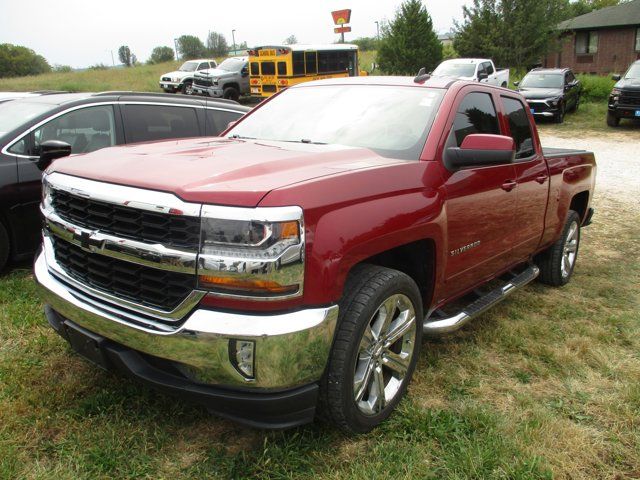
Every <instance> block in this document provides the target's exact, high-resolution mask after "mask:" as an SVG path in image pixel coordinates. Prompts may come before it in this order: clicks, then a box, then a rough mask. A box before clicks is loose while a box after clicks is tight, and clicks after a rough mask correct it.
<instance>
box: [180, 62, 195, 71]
mask: <svg viewBox="0 0 640 480" xmlns="http://www.w3.org/2000/svg"><path fill="white" fill-rule="evenodd" d="M198 63H199V62H184V63H183V64H182V66H181V67H180V68H179V69H178V70H179V71H181V72H195V71H196V68H198Z"/></svg>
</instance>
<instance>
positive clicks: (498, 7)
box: [0, 0, 621, 77]
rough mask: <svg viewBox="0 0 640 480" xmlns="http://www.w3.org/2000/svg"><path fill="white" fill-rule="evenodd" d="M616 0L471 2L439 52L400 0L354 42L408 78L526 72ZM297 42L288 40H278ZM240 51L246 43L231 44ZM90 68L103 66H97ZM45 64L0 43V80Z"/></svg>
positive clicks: (195, 43)
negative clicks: (445, 70) (447, 61)
mask: <svg viewBox="0 0 640 480" xmlns="http://www.w3.org/2000/svg"><path fill="white" fill-rule="evenodd" d="M620 2H621V0H535V1H532V0H473V3H472V4H471V5H470V6H468V7H467V6H465V7H463V9H462V14H463V18H462V21H460V22H454V27H453V33H454V40H453V47H451V46H447V47H445V48H444V49H443V46H442V43H441V42H440V41H439V40H438V37H437V34H436V32H435V30H434V27H433V21H432V19H431V16H430V15H429V12H428V11H427V8H426V7H425V5H424V3H423V1H422V0H405V1H404V2H403V3H402V4H401V5H400V7H399V8H398V10H397V11H396V15H395V17H394V19H393V20H391V21H388V22H384V23H382V25H381V35H380V38H372V37H361V38H357V39H355V40H353V43H355V44H357V45H358V46H359V47H360V49H361V50H362V51H367V50H377V52H378V55H377V62H378V64H379V67H380V69H381V70H382V71H384V72H386V73H390V74H400V75H410V74H414V73H416V71H417V69H418V68H420V67H422V66H424V67H426V68H427V70H432V69H433V68H435V67H436V66H437V64H438V63H439V62H440V61H441V60H442V59H443V58H453V57H455V56H462V57H490V58H492V59H493V60H494V62H495V63H496V64H499V65H504V66H510V67H528V66H530V65H532V64H535V63H538V62H539V61H540V59H542V58H543V57H544V56H545V55H546V54H547V53H549V52H550V51H552V50H553V49H554V48H556V42H555V40H556V38H557V32H556V31H555V26H556V25H557V24H558V23H559V22H561V21H562V20H566V19H568V18H572V17H575V16H578V15H583V14H585V13H589V12H591V11H593V10H596V9H599V8H604V7H609V6H613V5H617V4H618V3H620ZM284 43H286V44H292V43H297V39H296V37H295V36H294V35H291V36H289V37H288V38H287V39H285V40H284ZM230 47H231V46H230V45H229V43H228V41H227V39H226V38H225V36H224V35H223V34H221V33H219V32H215V31H211V32H209V34H208V35H207V37H206V39H205V42H202V40H200V38H198V37H197V36H194V35H182V36H180V37H179V38H177V39H176V48H177V53H178V57H179V58H180V59H181V60H190V59H194V58H200V57H222V56H225V55H227V54H228V52H229V49H230ZM235 47H236V49H246V48H247V43H246V42H241V43H238V44H236V45H235ZM175 54H176V52H175V51H174V49H173V48H171V47H169V46H158V47H155V48H154V49H153V51H152V52H151V56H150V57H149V59H148V63H151V64H155V63H163V62H167V61H171V60H173V59H174V58H175V57H176V55H175ZM118 58H119V60H120V62H121V63H122V64H123V65H125V66H132V65H135V64H136V63H137V62H138V60H137V58H136V55H135V54H134V53H133V52H132V51H131V49H130V48H129V46H127V45H122V46H121V47H120V48H119V49H118ZM94 68H107V67H106V66H104V65H102V64H100V65H96V66H95V67H94ZM51 70H52V67H51V65H49V63H48V62H47V60H46V59H45V58H44V57H42V56H41V55H38V54H37V53H35V52H34V51H33V50H31V49H29V48H26V47H23V46H19V45H12V44H9V43H5V44H0V77H15V76H23V75H37V74H40V73H46V72H50V71H51ZM53 70H54V71H69V70H71V68H70V67H68V66H61V65H55V66H54V67H53Z"/></svg>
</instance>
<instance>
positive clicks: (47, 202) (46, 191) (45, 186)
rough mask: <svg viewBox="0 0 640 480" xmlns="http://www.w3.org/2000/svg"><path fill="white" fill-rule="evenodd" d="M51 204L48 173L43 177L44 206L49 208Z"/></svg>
mask: <svg viewBox="0 0 640 480" xmlns="http://www.w3.org/2000/svg"><path fill="white" fill-rule="evenodd" d="M50 206H51V185H49V182H48V181H47V175H46V174H45V175H43V177H42V208H43V209H47V208H49V207H50Z"/></svg>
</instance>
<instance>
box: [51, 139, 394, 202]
mask: <svg viewBox="0 0 640 480" xmlns="http://www.w3.org/2000/svg"><path fill="white" fill-rule="evenodd" d="M403 162H406V160H395V159H389V158H384V157H381V156H379V155H377V154H376V153H375V152H372V151H371V150H368V149H365V148H353V147H346V146H342V145H311V144H302V143H285V142H272V141H262V140H238V139H227V138H215V139H210V138H209V139H202V138H197V139H184V140H167V141H163V142H156V143H142V144H137V145H130V146H119V147H111V148H105V149H102V150H98V151H96V152H93V153H88V154H84V155H74V156H71V157H67V158H61V159H58V160H56V161H55V162H53V164H52V165H51V166H50V167H49V169H48V170H47V172H48V173H51V172H60V173H65V174H68V175H74V176H77V177H83V178H87V179H91V180H98V181H102V182H107V183H114V184H119V185H126V186H131V187H139V188H145V189H150V190H159V191H165V192H169V193H173V194H175V195H177V196H178V197H180V198H181V199H182V200H184V201H187V202H196V203H211V204H219V205H233V206H244V207H255V206H257V205H258V203H259V202H260V200H261V199H262V198H263V197H264V196H265V195H266V194H267V193H269V192H270V191H271V190H274V189H276V188H280V187H285V186H287V185H292V184H294V183H298V182H303V181H305V180H310V179H312V178H318V177H323V176H327V175H338V174H341V173H345V172H349V171H353V170H361V169H366V168H376V167H384V166H386V165H393V164H398V163H403ZM327 195H331V192H327Z"/></svg>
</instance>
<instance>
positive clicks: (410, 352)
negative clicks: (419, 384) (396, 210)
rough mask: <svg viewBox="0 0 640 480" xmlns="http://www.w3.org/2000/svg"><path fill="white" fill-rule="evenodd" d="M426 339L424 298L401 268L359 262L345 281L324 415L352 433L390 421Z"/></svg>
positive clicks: (322, 405) (325, 387) (324, 394)
mask: <svg viewBox="0 0 640 480" xmlns="http://www.w3.org/2000/svg"><path fill="white" fill-rule="evenodd" d="M421 340H422V300H421V297H420V291H419V290H418V287H417V285H416V284H415V282H414V281H413V280H412V279H411V278H410V277H409V276H407V275H405V274H404V273H402V272H399V271H397V270H391V269H388V268H383V267H377V266H374V265H360V266H357V267H355V269H354V271H353V272H352V273H351V275H350V277H349V280H348V282H347V284H346V285H345V294H344V296H343V299H342V300H341V301H340V318H339V320H338V328H337V330H336V334H335V341H334V345H333V348H332V350H331V354H330V358H329V362H328V366H327V371H326V373H325V377H324V378H323V381H322V382H321V393H320V405H319V408H320V413H321V415H322V416H323V417H324V418H325V419H327V420H329V421H331V422H332V423H334V424H335V425H336V426H338V427H339V428H340V429H341V430H343V431H345V432H348V433H365V432H368V431H370V430H372V429H373V428H375V427H376V426H378V425H379V424H380V423H381V422H383V421H384V420H386V419H387V418H388V417H389V415H391V413H392V412H393V410H394V409H395V408H396V406H397V405H398V403H399V402H400V400H401V399H402V397H403V396H404V394H405V392H406V390H407V385H408V384H409V381H410V380H411V376H412V374H413V371H414V369H415V366H416V362H417V360H418V355H419V352H420V344H421Z"/></svg>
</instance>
